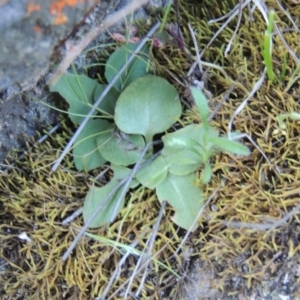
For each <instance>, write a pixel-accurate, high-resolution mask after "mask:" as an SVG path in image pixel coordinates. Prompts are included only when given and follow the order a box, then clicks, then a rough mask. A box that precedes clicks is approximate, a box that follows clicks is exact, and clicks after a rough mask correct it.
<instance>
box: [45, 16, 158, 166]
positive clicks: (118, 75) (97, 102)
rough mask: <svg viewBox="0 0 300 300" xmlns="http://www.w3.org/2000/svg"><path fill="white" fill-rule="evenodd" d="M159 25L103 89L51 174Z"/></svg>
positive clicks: (155, 26)
mask: <svg viewBox="0 0 300 300" xmlns="http://www.w3.org/2000/svg"><path fill="white" fill-rule="evenodd" d="M159 25H160V22H157V23H156V24H155V25H154V26H153V27H152V28H151V30H149V32H148V34H147V35H146V36H145V37H144V38H143V40H142V41H141V42H140V44H139V46H138V47H137V48H136V49H135V51H134V52H133V53H132V54H131V55H130V57H129V59H128V60H127V61H126V63H125V64H124V66H123V67H122V68H121V69H120V70H119V72H118V73H117V74H116V75H115V77H114V78H113V79H112V81H111V82H110V83H109V84H108V85H107V86H106V88H105V89H104V91H103V93H102V94H101V95H100V96H99V98H98V99H97V101H96V102H95V104H94V106H93V107H92V109H91V110H90V112H89V113H88V114H87V116H86V117H85V119H84V120H83V121H82V123H81V124H80V126H79V127H78V129H77V130H76V132H75V134H74V135H73V136H72V138H71V140H70V141H69V143H68V144H67V146H66V147H65V149H64V151H63V152H62V154H61V155H60V156H59V158H58V159H57V160H56V162H55V164H54V165H53V166H52V169H51V171H52V172H54V171H56V169H57V168H58V166H59V165H60V163H61V162H62V160H63V159H64V157H65V156H66V155H67V153H68V152H69V150H70V148H71V147H72V145H73V144H74V142H75V140H76V138H77V137H78V135H79V134H80V133H81V131H82V130H83V128H84V126H85V125H86V123H87V122H88V120H89V119H90V117H91V116H92V115H93V114H94V112H95V108H96V107H98V106H99V104H100V103H101V101H102V100H103V99H104V97H105V96H106V95H107V94H108V92H109V91H110V89H111V88H112V87H113V85H114V83H115V82H116V81H117V80H118V78H119V77H120V75H121V74H122V73H123V72H124V71H125V70H126V68H127V67H128V65H129V64H130V63H131V62H132V61H133V59H134V58H135V55H136V54H137V53H138V52H139V51H140V50H141V49H142V48H143V46H144V45H145V43H146V42H147V40H148V37H150V36H151V35H152V34H153V33H154V32H155V31H156V30H157V29H158V28H159Z"/></svg>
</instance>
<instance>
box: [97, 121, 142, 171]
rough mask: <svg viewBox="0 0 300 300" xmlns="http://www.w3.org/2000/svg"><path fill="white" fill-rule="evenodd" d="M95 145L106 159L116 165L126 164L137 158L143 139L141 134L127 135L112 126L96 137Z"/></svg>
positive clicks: (133, 161) (132, 162) (130, 163)
mask: <svg viewBox="0 0 300 300" xmlns="http://www.w3.org/2000/svg"><path fill="white" fill-rule="evenodd" d="M97 145H98V149H99V152H100V154H101V155H102V156H103V157H104V158H105V159H106V160H107V161H109V162H111V163H113V164H116V165H118V166H128V165H132V164H134V163H135V162H136V161H137V160H138V159H139V157H140V155H141V152H142V150H143V148H144V147H145V141H144V138H143V137H142V136H141V135H133V134H131V135H127V134H124V133H121V132H118V131H117V130H116V128H115V127H114V126H113V127H110V130H109V131H108V132H106V133H105V134H103V135H100V136H99V137H98V138H97Z"/></svg>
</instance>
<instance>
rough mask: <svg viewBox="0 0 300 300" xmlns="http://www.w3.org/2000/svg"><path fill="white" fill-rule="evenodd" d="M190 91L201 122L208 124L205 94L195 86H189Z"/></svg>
mask: <svg viewBox="0 0 300 300" xmlns="http://www.w3.org/2000/svg"><path fill="white" fill-rule="evenodd" d="M191 92H192V95H193V97H194V100H195V103H196V106H197V108H198V111H199V114H200V116H201V120H202V123H203V124H205V125H208V121H207V119H208V117H209V107H208V102H207V99H206V97H205V95H204V94H203V93H202V92H201V91H200V90H199V89H197V88H195V87H191Z"/></svg>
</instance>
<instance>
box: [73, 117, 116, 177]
mask: <svg viewBox="0 0 300 300" xmlns="http://www.w3.org/2000/svg"><path fill="white" fill-rule="evenodd" d="M109 125H110V124H109V123H108V122H107V121H104V120H89V121H88V122H87V124H86V125H85V126H84V128H83V130H82V131H81V133H80V134H79V136H78V137H77V139H76V140H75V143H74V148H73V156H74V162H75V166H76V169H77V170H78V171H82V170H85V171H89V170H93V169H95V168H98V167H99V166H102V165H103V164H104V163H105V162H106V159H104V158H103V157H102V155H101V154H100V153H99V151H98V149H97V143H96V140H97V138H98V137H99V136H100V135H101V134H103V133H102V132H105V130H107V128H108V127H109Z"/></svg>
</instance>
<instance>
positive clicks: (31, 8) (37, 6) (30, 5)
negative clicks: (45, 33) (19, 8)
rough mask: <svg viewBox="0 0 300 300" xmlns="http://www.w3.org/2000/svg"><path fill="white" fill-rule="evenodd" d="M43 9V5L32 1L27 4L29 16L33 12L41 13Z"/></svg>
mask: <svg viewBox="0 0 300 300" xmlns="http://www.w3.org/2000/svg"><path fill="white" fill-rule="evenodd" d="M40 9H41V5H40V4H36V3H34V2H33V1H32V0H31V1H29V3H28V4H27V9H26V10H27V14H28V15H31V14H32V13H33V12H35V11H39V10H40Z"/></svg>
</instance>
